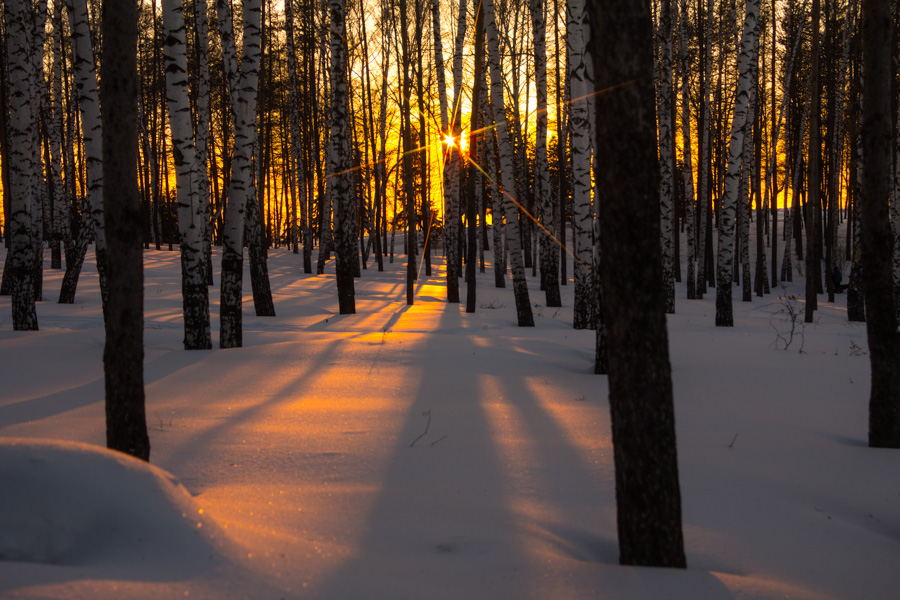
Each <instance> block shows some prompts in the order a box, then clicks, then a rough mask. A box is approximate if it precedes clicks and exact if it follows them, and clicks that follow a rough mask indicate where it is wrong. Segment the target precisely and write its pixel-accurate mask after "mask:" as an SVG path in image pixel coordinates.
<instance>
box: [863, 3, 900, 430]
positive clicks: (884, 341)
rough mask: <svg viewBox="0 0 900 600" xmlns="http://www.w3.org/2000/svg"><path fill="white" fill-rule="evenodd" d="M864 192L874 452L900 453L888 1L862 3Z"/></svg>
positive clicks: (899, 337)
mask: <svg viewBox="0 0 900 600" xmlns="http://www.w3.org/2000/svg"><path fill="white" fill-rule="evenodd" d="M863 71H864V73H865V81H864V82H863V114H862V142H863V160H864V161H865V163H864V169H863V188H862V198H861V200H862V202H861V210H862V220H861V226H862V231H861V238H862V252H863V261H864V263H865V269H864V270H863V281H864V283H865V294H866V330H867V331H868V335H869V357H870V360H871V364H872V388H871V395H870V396H869V446H872V447H875V448H900V331H898V330H897V314H896V313H895V312H894V297H893V289H894V282H893V274H892V271H891V269H892V255H893V238H892V235H891V221H890V212H889V207H888V200H889V198H890V191H891V15H890V4H889V2H888V0H863Z"/></svg>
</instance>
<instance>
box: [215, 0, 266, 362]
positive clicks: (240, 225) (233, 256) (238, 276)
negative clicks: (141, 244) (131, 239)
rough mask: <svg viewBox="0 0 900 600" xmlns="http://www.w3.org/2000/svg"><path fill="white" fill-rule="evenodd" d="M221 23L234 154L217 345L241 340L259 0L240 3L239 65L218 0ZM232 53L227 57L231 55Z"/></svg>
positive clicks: (221, 1)
mask: <svg viewBox="0 0 900 600" xmlns="http://www.w3.org/2000/svg"><path fill="white" fill-rule="evenodd" d="M216 9H217V11H218V20H219V28H220V32H221V34H222V48H223V56H224V57H225V73H226V79H227V80H228V81H230V82H231V83H232V86H230V87H229V90H230V95H231V98H232V110H233V111H234V118H235V126H234V154H233V157H232V165H231V180H230V182H229V187H228V190H229V191H228V193H229V198H228V204H227V205H226V207H225V220H224V223H223V227H222V281H221V288H222V290H221V301H220V302H221V307H220V311H219V314H220V342H219V343H220V346H221V347H222V348H234V347H240V346H242V345H243V336H242V307H241V300H242V298H241V296H242V291H243V289H242V288H243V285H242V283H243V264H244V248H243V240H244V220H245V219H244V217H245V213H246V209H247V200H248V198H249V194H250V192H251V189H250V188H251V181H250V179H251V176H252V174H251V172H250V163H251V157H252V154H253V146H254V143H255V141H256V140H255V138H256V127H255V120H256V91H257V86H258V82H259V54H260V42H259V35H260V0H246V1H245V2H244V9H243V16H244V36H243V54H242V57H241V70H240V73H238V70H237V66H236V62H235V54H236V53H235V48H234V35H233V33H232V31H233V27H232V24H231V23H232V22H231V14H230V12H229V8H228V3H227V2H226V1H225V0H217V2H216ZM229 57H230V60H229Z"/></svg>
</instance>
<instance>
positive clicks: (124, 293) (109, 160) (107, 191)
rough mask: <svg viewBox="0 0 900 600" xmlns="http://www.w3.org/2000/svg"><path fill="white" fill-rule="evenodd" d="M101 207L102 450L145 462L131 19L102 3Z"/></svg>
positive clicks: (116, 2)
mask: <svg viewBox="0 0 900 600" xmlns="http://www.w3.org/2000/svg"><path fill="white" fill-rule="evenodd" d="M102 32H103V46H104V48H105V49H106V52H105V53H104V56H105V59H104V61H103V86H102V89H101V95H102V102H103V106H104V110H103V175H104V181H105V182H106V185H105V186H104V193H103V208H104V212H105V214H106V215H107V217H108V218H107V233H108V237H107V241H108V242H109V250H110V252H109V263H108V264H109V279H110V283H111V285H110V293H109V305H108V307H107V311H106V313H107V315H106V346H105V347H104V349H103V372H104V375H105V378H106V445H107V447H108V448H111V449H114V450H119V451H121V452H125V453H127V454H130V455H132V456H135V457H137V458H141V459H144V460H150V439H149V437H148V436H147V422H146V417H145V413H144V346H143V335H144V323H143V316H144V311H143V302H144V271H143V262H142V261H143V256H142V253H143V250H142V248H141V202H140V194H139V192H138V185H137V181H138V178H137V164H138V135H137V125H138V116H137V97H138V94H137V77H136V73H137V42H136V40H137V12H136V5H135V4H134V3H131V2H122V1H121V0H104V2H103V19H102Z"/></svg>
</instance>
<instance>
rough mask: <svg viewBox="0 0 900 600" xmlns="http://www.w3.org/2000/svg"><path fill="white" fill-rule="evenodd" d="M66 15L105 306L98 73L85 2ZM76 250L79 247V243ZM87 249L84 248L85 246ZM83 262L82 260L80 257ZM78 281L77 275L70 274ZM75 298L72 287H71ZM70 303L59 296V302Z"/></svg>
mask: <svg viewBox="0 0 900 600" xmlns="http://www.w3.org/2000/svg"><path fill="white" fill-rule="evenodd" d="M66 8H67V9H68V13H69V30H70V32H71V34H72V51H73V55H74V61H73V62H74V68H73V71H74V76H75V93H76V95H77V97H78V108H79V111H80V115H81V139H82V142H83V144H84V162H85V165H86V168H85V171H86V176H87V204H88V207H89V210H90V215H91V225H92V227H93V230H94V248H95V250H96V254H97V274H98V276H99V278H100V296H101V299H102V301H103V304H104V305H105V304H106V299H107V297H108V289H109V286H108V284H107V277H106V273H107V269H106V263H107V251H106V231H105V229H104V226H103V221H104V219H103V147H102V140H101V137H102V125H101V123H100V100H99V95H98V92H97V74H96V70H95V67H94V52H93V50H92V49H91V32H90V27H89V25H88V13H87V0H66ZM78 247H79V249H80V248H81V245H80V244H79V246H78ZM84 247H85V248H86V246H84ZM82 260H83V257H82ZM73 277H74V279H75V280H76V281H77V278H78V276H77V273H73ZM70 289H71V290H72V297H73V298H74V293H75V290H74V285H73V286H72V287H71V288H70ZM64 300H65V301H66V302H72V301H73V300H69V299H68V298H65V299H64V298H63V297H62V295H60V302H63V301H64Z"/></svg>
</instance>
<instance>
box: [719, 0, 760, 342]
mask: <svg viewBox="0 0 900 600" xmlns="http://www.w3.org/2000/svg"><path fill="white" fill-rule="evenodd" d="M758 38H759V0H747V13H746V16H745V18H744V33H743V36H742V39H741V54H740V58H739V61H738V72H739V79H738V89H737V95H736V97H735V103H734V116H733V118H732V122H731V139H730V142H729V146H728V172H727V175H726V186H725V197H724V198H723V200H722V205H721V207H720V209H719V249H718V252H719V256H718V265H717V267H716V274H717V276H716V287H717V289H716V326H717V327H733V326H734V312H733V307H732V301H731V287H732V281H733V280H732V269H731V263H732V260H733V259H734V215H735V210H736V208H737V202H738V201H739V197H738V196H739V184H740V176H741V153H742V150H743V137H744V124H745V123H746V121H747V113H748V109H749V104H750V87H751V86H752V85H753V73H752V68H751V67H752V64H753V52H754V48H755V47H756V40H758Z"/></svg>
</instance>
